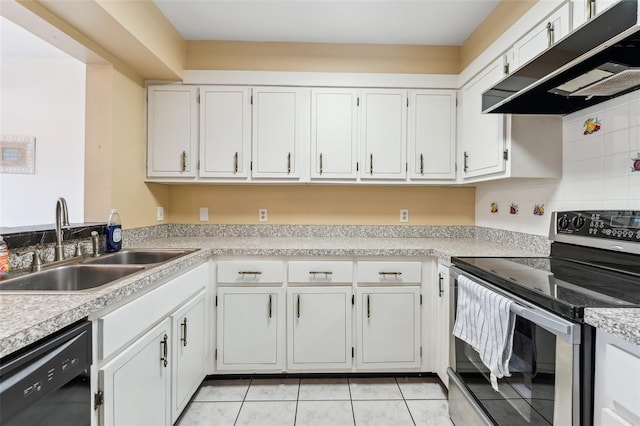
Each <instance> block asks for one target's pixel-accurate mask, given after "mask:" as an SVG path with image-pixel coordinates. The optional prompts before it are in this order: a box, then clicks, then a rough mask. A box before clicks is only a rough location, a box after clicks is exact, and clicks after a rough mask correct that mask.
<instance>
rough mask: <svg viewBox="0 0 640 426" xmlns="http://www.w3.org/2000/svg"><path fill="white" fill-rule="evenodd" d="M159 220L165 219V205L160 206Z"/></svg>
mask: <svg viewBox="0 0 640 426" xmlns="http://www.w3.org/2000/svg"><path fill="white" fill-rule="evenodd" d="M158 220H164V207H158Z"/></svg>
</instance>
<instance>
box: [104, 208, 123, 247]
mask: <svg viewBox="0 0 640 426" xmlns="http://www.w3.org/2000/svg"><path fill="white" fill-rule="evenodd" d="M121 248H122V222H120V215H119V214H118V210H116V209H112V210H111V215H109V221H108V222H107V247H106V252H107V253H111V252H114V251H118V250H120V249H121Z"/></svg>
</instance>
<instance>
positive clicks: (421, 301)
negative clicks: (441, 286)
mask: <svg viewBox="0 0 640 426" xmlns="http://www.w3.org/2000/svg"><path fill="white" fill-rule="evenodd" d="M420 304H421V305H422V295H420Z"/></svg>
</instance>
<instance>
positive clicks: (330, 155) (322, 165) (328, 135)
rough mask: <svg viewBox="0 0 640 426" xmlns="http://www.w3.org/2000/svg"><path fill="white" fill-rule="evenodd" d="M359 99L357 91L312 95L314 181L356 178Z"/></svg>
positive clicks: (312, 172) (319, 92) (337, 90)
mask: <svg viewBox="0 0 640 426" xmlns="http://www.w3.org/2000/svg"><path fill="white" fill-rule="evenodd" d="M357 99H358V94H357V92H356V91H355V90H346V89H313V90H312V91H311V177H312V178H314V179H355V178H356V176H357V172H356V165H357V161H358V160H357V149H358V127H357V111H358V109H357V108H358V107H357Z"/></svg>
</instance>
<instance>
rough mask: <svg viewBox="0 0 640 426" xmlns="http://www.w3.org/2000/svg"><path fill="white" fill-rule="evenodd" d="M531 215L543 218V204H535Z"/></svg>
mask: <svg viewBox="0 0 640 426" xmlns="http://www.w3.org/2000/svg"><path fill="white" fill-rule="evenodd" d="M533 214H534V215H535V216H544V204H542V203H541V204H535V205H534V206H533Z"/></svg>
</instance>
